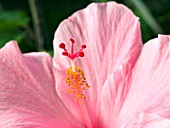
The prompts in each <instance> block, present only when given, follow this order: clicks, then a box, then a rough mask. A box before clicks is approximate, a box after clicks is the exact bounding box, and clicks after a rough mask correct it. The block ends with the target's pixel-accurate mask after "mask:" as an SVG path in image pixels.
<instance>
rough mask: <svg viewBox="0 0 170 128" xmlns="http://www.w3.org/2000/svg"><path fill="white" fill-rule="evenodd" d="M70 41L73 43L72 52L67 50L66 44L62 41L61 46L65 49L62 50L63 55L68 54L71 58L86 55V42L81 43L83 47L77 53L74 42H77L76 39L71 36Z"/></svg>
mask: <svg viewBox="0 0 170 128" xmlns="http://www.w3.org/2000/svg"><path fill="white" fill-rule="evenodd" d="M70 42H71V43H72V45H71V52H68V51H67V49H66V45H65V44H64V43H61V44H60V45H59V48H61V49H63V50H64V51H63V52H62V55H63V56H68V57H69V58H70V59H71V60H74V59H75V58H77V57H84V52H83V49H85V48H86V45H85V44H83V45H81V49H80V50H79V51H77V52H76V53H74V43H75V41H74V39H73V38H70Z"/></svg>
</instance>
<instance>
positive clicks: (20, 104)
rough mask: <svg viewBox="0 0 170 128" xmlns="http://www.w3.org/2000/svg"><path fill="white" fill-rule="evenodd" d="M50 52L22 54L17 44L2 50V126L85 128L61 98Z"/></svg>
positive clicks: (0, 98)
mask: <svg viewBox="0 0 170 128" xmlns="http://www.w3.org/2000/svg"><path fill="white" fill-rule="evenodd" d="M51 60H52V59H51V57H50V56H49V55H48V54H47V53H29V54H25V55H22V54H21V52H20V50H19V48H18V46H17V44H16V42H15V41H11V42H9V43H7V44H6V45H5V46H4V47H3V48H2V49H1V50H0V73H1V74H0V127H1V128H7V127H10V128H20V127H24V128H25V127H30V128H34V127H41V128H56V127H57V128H64V127H67V128H68V127H70V128H71V127H74V128H75V127H77V128H79V127H82V125H81V124H80V123H79V122H78V121H77V120H76V119H75V118H74V116H72V115H71V114H70V112H69V111H68V110H67V109H66V108H65V106H64V105H63V103H62V101H61V100H60V99H59V97H58V95H57V93H56V91H55V86H54V77H53V73H52V63H51Z"/></svg>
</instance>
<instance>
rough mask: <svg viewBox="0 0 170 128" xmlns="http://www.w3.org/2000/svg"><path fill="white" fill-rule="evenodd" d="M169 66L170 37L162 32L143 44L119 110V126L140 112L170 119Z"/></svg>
mask: <svg viewBox="0 0 170 128" xmlns="http://www.w3.org/2000/svg"><path fill="white" fill-rule="evenodd" d="M169 65H170V36H163V35H161V36H159V37H158V38H156V39H153V40H151V41H149V42H148V43H146V44H145V45H144V47H143V49H142V53H141V55H140V57H139V59H138V60H137V63H136V65H135V67H134V69H133V70H132V72H133V73H132V77H131V79H130V80H129V83H128V84H131V85H130V90H129V92H128V96H127V97H126V99H125V102H124V105H123V107H122V110H121V112H120V113H119V117H118V120H119V121H118V126H119V127H120V126H123V125H126V124H127V123H128V121H130V120H132V118H133V117H134V115H135V114H136V113H141V112H145V113H153V114H157V115H158V116H161V117H162V118H170V102H169V101H170V74H169V72H170V66H169ZM119 86H124V84H122V85H119ZM124 87H126V86H124ZM168 124H169V122H168ZM161 128H162V127H161Z"/></svg>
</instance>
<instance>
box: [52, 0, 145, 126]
mask: <svg viewBox="0 0 170 128" xmlns="http://www.w3.org/2000/svg"><path fill="white" fill-rule="evenodd" d="M70 37H71V38H74V39H75V40H76V43H75V50H78V48H79V47H81V45H82V44H86V45H87V49H85V50H84V52H85V57H84V58H77V59H76V60H75V63H76V65H80V66H81V67H82V68H83V70H84V72H85V76H86V78H87V82H88V84H89V85H90V86H91V87H90V89H89V90H87V91H86V95H87V100H86V101H87V102H86V105H87V107H88V108H89V109H88V110H89V113H91V115H90V117H91V118H92V119H94V118H95V119H96V120H93V124H96V123H95V122H99V120H100V119H97V118H98V114H99V109H98V108H99V107H98V106H100V101H99V100H100V94H101V91H102V88H103V85H104V83H105V81H106V80H107V78H108V77H109V76H110V75H111V73H112V72H113V70H115V69H116V68H117V67H118V66H119V65H121V64H122V63H124V61H126V62H128V63H129V66H131V67H133V64H134V62H135V61H136V59H137V57H138V55H139V53H140V50H141V48H142V41H141V35H140V25H139V19H138V17H136V16H134V14H133V13H132V12H131V11H130V10H129V9H128V8H126V7H125V6H123V5H120V4H117V3H115V2H108V3H100V4H96V3H95V4H94V3H93V4H90V5H89V6H88V7H87V8H86V9H84V10H81V11H78V12H76V13H74V14H73V15H72V16H70V17H69V18H68V19H66V20H64V21H63V22H62V23H61V24H60V25H59V27H58V29H57V30H56V32H55V37H54V41H53V45H54V53H55V54H54V60H53V64H54V68H55V75H56V77H55V78H56V81H59V82H57V83H56V88H57V91H58V93H59V95H60V97H61V99H63V102H64V103H65V104H66V106H68V107H69V109H71V110H72V112H73V114H75V115H76V116H77V117H78V118H80V117H79V116H80V112H79V110H78V107H77V105H76V104H74V103H71V101H70V99H71V98H70V96H69V95H68V94H67V93H66V91H65V90H66V86H67V85H66V84H65V83H64V81H63V82H60V80H61V79H63V80H64V74H65V70H66V68H68V67H70V62H69V59H68V58H66V57H64V56H62V55H61V54H62V50H61V49H59V47H58V46H59V44H60V43H61V42H67V43H66V46H67V49H69V48H71V43H70V42H69V38H70ZM94 108H95V111H96V112H95V114H94V112H93V110H94Z"/></svg>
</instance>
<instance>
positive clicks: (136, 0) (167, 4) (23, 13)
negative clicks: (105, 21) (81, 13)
mask: <svg viewBox="0 0 170 128" xmlns="http://www.w3.org/2000/svg"><path fill="white" fill-rule="evenodd" d="M101 1H107V0H35V3H36V9H37V11H38V15H39V17H38V18H39V20H40V21H41V22H40V25H39V29H40V30H41V34H42V40H43V41H44V43H43V44H42V47H40V46H39V44H38V42H37V39H36V36H35V35H36V34H35V32H34V31H35V29H36V28H34V25H33V23H34V21H33V19H32V15H31V11H30V10H31V9H30V5H29V2H28V0H15V1H14V0H0V4H1V6H2V7H1V9H0V47H2V46H3V45H4V44H5V43H6V42H7V41H9V40H17V41H18V44H19V46H20V48H21V50H22V51H23V52H30V51H47V52H50V53H52V52H53V51H52V50H53V48H52V40H53V35H54V32H55V30H56V28H57V26H58V25H59V23H60V22H61V21H62V20H64V19H65V18H67V17H68V16H70V15H71V14H72V13H74V12H75V11H77V10H79V9H83V8H85V7H86V6H87V5H88V4H90V3H92V2H101ZM116 2H118V3H123V4H124V5H126V6H128V7H129V8H130V9H131V10H132V11H133V12H134V13H135V14H136V15H137V16H138V17H140V21H141V31H142V38H143V42H146V41H148V40H149V39H151V38H154V37H157V35H158V34H170V0H116ZM148 14H149V15H148ZM153 22H154V23H155V24H154V23H153Z"/></svg>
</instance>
